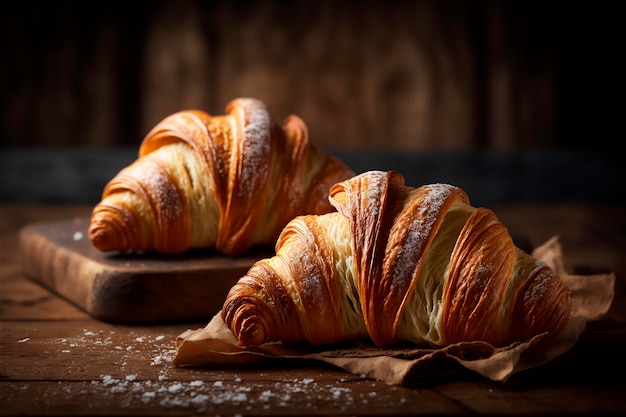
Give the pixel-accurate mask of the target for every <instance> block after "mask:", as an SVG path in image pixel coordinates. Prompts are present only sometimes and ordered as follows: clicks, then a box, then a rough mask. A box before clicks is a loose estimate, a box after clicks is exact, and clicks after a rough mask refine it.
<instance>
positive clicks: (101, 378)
mask: <svg viewBox="0 0 626 417" xmlns="http://www.w3.org/2000/svg"><path fill="white" fill-rule="evenodd" d="M491 208H492V209H494V211H495V212H496V214H498V216H499V217H500V218H501V220H502V221H503V222H504V224H506V225H507V226H508V227H509V229H510V230H511V231H512V233H514V234H515V233H516V234H518V235H520V236H524V237H526V238H527V239H528V240H529V242H530V243H531V244H533V245H536V244H539V243H542V242H543V241H545V240H547V239H548V238H550V237H551V236H553V235H555V234H558V235H560V236H561V242H562V245H563V250H564V255H565V263H566V266H568V267H569V268H570V269H572V270H573V272H577V273H584V274H586V273H595V272H611V271H613V272H615V274H616V277H617V280H616V285H615V298H614V301H613V305H612V307H611V309H610V310H609V312H608V313H607V315H606V316H605V317H604V318H602V319H601V320H600V321H597V322H593V323H590V324H589V325H588V327H587V328H586V330H585V332H584V333H583V335H582V337H581V338H580V339H579V341H578V343H577V344H576V345H575V346H574V347H573V348H572V349H571V350H570V351H568V352H567V353H565V354H564V355H562V356H560V357H558V358H557V359H555V360H553V361H552V362H550V363H548V364H545V365H543V366H541V367H538V368H534V369H530V370H526V371H523V372H520V373H518V374H514V375H513V376H512V377H511V378H510V379H509V380H508V381H507V382H506V383H499V382H494V381H490V380H487V379H484V378H482V377H479V376H477V375H474V374H471V373H469V372H468V373H460V374H456V375H453V376H450V377H448V378H445V379H439V380H433V381H429V380H428V379H426V382H423V383H420V384H416V385H413V386H393V385H389V384H386V383H383V382H379V381H374V380H369V379H366V378H363V377H361V376H358V375H352V374H349V373H346V372H344V371H342V370H339V369H336V368H333V367H330V366H327V365H320V364H318V363H304V362H289V363H286V364H282V365H281V364H274V365H271V366H269V365H265V366H259V367H256V368H252V369H242V368H238V369H221V370H214V369H213V370H212V369H187V368H176V367H174V366H172V364H171V361H172V359H173V357H174V355H175V353H176V346H175V340H176V337H177V336H178V335H179V334H180V333H181V332H183V331H185V330H186V329H188V328H198V327H202V326H204V325H205V324H206V323H205V322H199V323H176V324H171V323H170V324H155V325H141V326H128V325H114V324H109V323H105V322H101V321H97V320H95V319H93V318H91V317H90V316H89V315H87V314H86V313H84V312H83V311H82V310H80V309H78V308H77V307H75V306H74V305H72V304H70V303H68V302H67V301H66V300H65V299H63V298H61V297H59V296H57V295H55V294H53V293H51V292H50V291H48V290H47V289H45V288H43V287H42V286H40V285H38V284H37V283H35V282H33V281H31V280H29V279H28V278H27V277H26V276H24V274H23V273H22V271H21V268H20V265H19V262H18V256H19V250H18V245H17V242H18V234H19V230H20V229H21V228H22V227H23V226H25V225H27V224H30V223H32V222H39V221H48V220H63V219H68V218H73V217H83V216H87V215H88V214H89V212H90V207H86V206H67V205H60V206H41V205H23V204H21V205H20V204H4V205H2V206H0V225H1V235H0V238H1V240H0V244H1V246H0V257H1V258H0V259H1V268H0V319H1V321H0V326H1V328H0V330H1V334H0V338H1V345H0V415H52V416H56V415H58V416H60V415H63V416H70V415H189V414H200V415H204V414H207V415H216V414H219V415H295V414H302V415H409V414H410V415H429V414H448V415H473V414H492V415H504V414H517V415H520V414H522V415H529V414H535V415H538V414H553V415H554V414H559V415H563V414H593V415H603V414H624V413H626V382H625V379H624V377H623V374H622V372H623V371H622V369H624V365H626V361H625V360H624V352H626V302H625V301H626V257H625V255H626V216H625V215H626V207H624V206H595V205H532V204H525V205H515V206H513V205H507V206H498V207H491Z"/></svg>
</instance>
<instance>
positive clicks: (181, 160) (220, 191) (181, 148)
mask: <svg viewBox="0 0 626 417" xmlns="http://www.w3.org/2000/svg"><path fill="white" fill-rule="evenodd" d="M226 113H227V114H226V115H221V116H212V115H209V114H207V113H205V112H202V111H197V110H192V111H181V112H179V113H175V114H173V115H170V116H169V117H166V118H165V119H164V120H163V121H161V122H160V123H159V124H157V125H156V126H155V127H154V128H153V129H152V130H151V131H150V132H149V133H148V135H147V136H146V137H145V138H144V140H143V142H142V144H141V147H140V149H139V157H138V159H137V160H136V161H134V162H133V163H132V164H131V165H130V166H128V167H126V168H124V169H122V170H121V171H120V172H119V173H118V174H117V175H116V176H115V178H113V179H112V180H111V181H110V182H109V183H108V184H107V185H106V187H105V189H104V191H103V194H102V201H101V202H100V203H99V204H97V205H96V206H95V207H94V210H93V212H92V216H91V224H90V227H89V237H90V239H91V241H92V242H93V244H94V245H95V246H96V247H97V248H98V249H100V250H102V251H121V252H127V251H153V250H154V251H157V252H161V253H180V252H184V251H186V250H188V249H191V248H205V247H215V248H217V249H218V250H219V251H221V252H222V253H225V254H227V255H237V254H240V253H241V252H243V251H245V250H247V249H248V248H249V247H250V246H252V245H254V244H274V243H275V242H276V238H277V237H278V235H279V234H280V231H281V230H282V229H283V227H284V226H285V225H286V224H287V222H289V221H290V220H291V219H293V218H294V217H295V216H297V215H299V214H322V213H327V212H329V211H332V210H333V208H332V206H331V205H330V204H329V202H328V198H327V196H328V190H329V189H330V186H331V185H333V184H335V183H336V182H338V181H343V180H345V179H347V178H349V177H351V176H353V175H354V173H353V172H352V170H351V169H350V168H348V167H347V166H346V165H345V164H344V163H343V162H341V161H340V160H338V159H337V158H335V157H333V156H330V155H328V154H326V153H325V152H323V151H321V150H320V149H318V148H316V147H315V146H314V145H313V144H311V143H309V135H308V130H307V127H306V125H305V124H304V122H303V121H302V120H301V119H300V118H299V117H297V116H295V115H291V116H289V117H287V118H286V120H285V121H284V124H283V126H282V127H281V126H279V125H278V124H277V123H275V122H274V121H273V120H272V118H271V115H270V113H269V111H268V109H267V107H266V105H265V104H264V103H263V102H261V101H259V100H256V99H250V98H240V99H236V100H233V101H231V102H230V103H229V104H228V105H227V106H226Z"/></svg>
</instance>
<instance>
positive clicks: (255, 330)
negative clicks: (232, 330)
mask: <svg viewBox="0 0 626 417" xmlns="http://www.w3.org/2000/svg"><path fill="white" fill-rule="evenodd" d="M261 327H262V326H259V324H258V323H255V324H252V325H250V326H248V327H246V328H245V329H242V330H241V332H239V334H238V337H237V340H238V341H239V344H240V345H242V346H259V345H262V344H264V343H266V342H267V340H265V331H264V330H263V329H262V328H261Z"/></svg>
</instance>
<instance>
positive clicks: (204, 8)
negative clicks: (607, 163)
mask: <svg viewBox="0 0 626 417" xmlns="http://www.w3.org/2000/svg"><path fill="white" fill-rule="evenodd" d="M618 3H619V2H603V1H600V2H593V3H589V2H560V1H536V0H530V1H505V0H475V1H460V0H446V1H436V0H415V1H409V0H405V1H393V0H389V1H382V0H364V1H344V0H335V1H326V0H318V1H314V0H294V1H278V0H263V1H227V0H212V1H200V0H180V1H163V0H155V1H123V2H122V1H114V0H106V1H105V0H94V1H62V0H60V1H14V0H8V1H5V2H3V4H2V6H0V7H1V8H2V10H3V15H4V19H3V24H2V28H1V29H0V30H1V31H2V32H1V33H2V34H3V35H2V39H3V40H4V42H3V45H2V48H1V51H0V57H1V59H2V68H1V74H2V77H0V78H1V81H0V82H1V83H2V95H1V98H0V103H1V105H2V119H1V122H0V137H1V139H2V145H3V147H12V148H15V147H18V148H30V147H42V146H46V147H47V146H55V147H56V146H69V147H78V146H79V147H111V146H113V147H118V146H122V147H132V148H135V147H136V146H137V145H138V143H139V141H140V140H141V139H142V138H143V136H144V135H145V133H147V131H148V130H149V129H150V128H151V127H152V126H154V125H155V124H156V123H157V122H158V121H160V120H161V119H162V118H163V117H165V116H167V115H168V114H171V113H173V112H175V111H178V110H182V109H187V108H200V109H204V110H207V111H209V112H210V113H214V114H222V113H223V112H224V106H225V105H226V103H227V102H228V101H229V100H231V99H233V98H235V97H240V96H251V97H256V98H260V99H262V100H264V101H265V102H267V103H268V105H269V106H270V109H271V111H272V113H273V115H274V117H275V119H277V120H279V121H281V120H282V119H283V118H284V117H286V116H287V115H288V114H290V113H295V114H298V115H299V116H300V117H302V118H303V119H304V120H305V122H306V123H307V124H308V126H309V129H310V132H311V138H312V140H313V141H314V142H316V143H318V144H320V145H322V146H325V147H332V148H335V149H344V150H350V149H374V150H375V149H381V148H384V149H392V150H399V151H405V150H407V151H421V150H473V149H497V150H516V149H581V148H583V149H587V148H590V149H606V148H607V147H611V146H613V145H612V143H614V142H615V135H616V134H617V133H615V131H614V130H613V129H614V128H616V127H617V123H618V120H619V118H620V117H618V113H617V110H616V106H613V105H611V104H609V102H608V101H609V99H610V98H611V97H612V96H613V95H616V93H615V90H616V87H617V85H616V84H615V83H616V82H617V81H618V80H621V77H622V74H620V73H619V72H618V71H617V70H616V67H615V64H614V63H615V62H616V60H617V59H618V58H619V55H620V53H618V50H617V49H613V46H614V45H616V44H617V40H618V39H619V38H618V37H617V35H618V33H621V29H619V26H617V25H615V26H613V25H612V24H611V20H616V17H617V16H618V15H619V14H617V12H616V10H615V9H616V8H617V5H618ZM618 75H619V77H618ZM619 82H620V83H622V82H621V81H619ZM622 135H623V134H622Z"/></svg>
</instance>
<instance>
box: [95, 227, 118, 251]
mask: <svg viewBox="0 0 626 417" xmlns="http://www.w3.org/2000/svg"><path fill="white" fill-rule="evenodd" d="M88 234H89V239H90V240H91V243H92V244H93V245H94V246H95V247H96V248H98V249H99V250H101V251H103V252H108V251H112V250H115V249H116V247H115V243H116V241H115V238H114V236H113V235H114V232H113V230H112V228H111V227H110V226H109V225H107V224H102V223H101V222H98V221H95V222H92V223H91V225H90V226H89V232H88Z"/></svg>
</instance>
